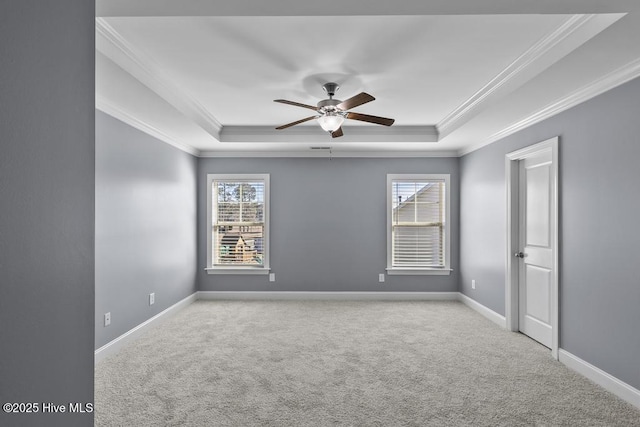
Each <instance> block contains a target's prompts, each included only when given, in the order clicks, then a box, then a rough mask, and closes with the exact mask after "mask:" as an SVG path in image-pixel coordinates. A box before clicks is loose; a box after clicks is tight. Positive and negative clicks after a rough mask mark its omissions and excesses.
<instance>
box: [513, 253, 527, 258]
mask: <svg viewBox="0 0 640 427" xmlns="http://www.w3.org/2000/svg"><path fill="white" fill-rule="evenodd" d="M513 255H514V256H515V257H516V258H524V254H523V253H522V252H516V253H515V254H513Z"/></svg>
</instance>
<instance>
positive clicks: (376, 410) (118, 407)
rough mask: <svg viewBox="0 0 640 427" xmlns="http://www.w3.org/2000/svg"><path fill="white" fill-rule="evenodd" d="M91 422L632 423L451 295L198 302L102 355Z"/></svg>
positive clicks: (619, 406)
mask: <svg viewBox="0 0 640 427" xmlns="http://www.w3.org/2000/svg"><path fill="white" fill-rule="evenodd" d="M95 393H96V394H95V403H96V406H95V411H96V412H95V420H96V425H98V426H163V425H170V426H182V425H191V426H640V411H638V410H637V409H636V408H634V407H633V406H631V405H629V404H627V403H625V402H624V401H622V400H620V399H618V398H617V397H615V396H614V395H612V394H610V393H608V392H607V391H605V390H604V389H602V388H600V387H598V386H596V385H595V384H593V383H591V382H590V381H589V380H587V379H585V378H583V377H581V376H579V375H578V374H575V373H573V372H572V371H570V370H569V369H567V368H566V367H565V366H564V365H562V364H561V363H559V362H556V361H554V360H553V359H551V357H550V353H549V351H548V350H547V349H546V348H544V347H542V346H540V345H538V344H537V343H535V342H534V341H532V340H530V339H528V338H526V337H524V336H522V335H519V334H515V333H511V332H507V331H505V330H501V329H500V328H499V327H497V326H495V325H494V324H493V323H491V322H489V321H488V320H486V319H484V318H483V317H481V316H480V315H479V314H477V313H475V312H474V311H472V310H470V309H469V308H467V307H465V306H464V305H462V304H460V303H458V302H372V301H368V302H355V301H302V302H301V301H198V302H196V303H194V304H192V305H191V306H189V307H187V308H186V309H184V310H183V311H181V312H180V313H178V314H176V315H175V316H174V317H172V318H171V319H169V320H167V322H166V323H164V324H162V326H160V327H157V328H154V329H152V330H150V331H148V333H146V334H145V335H144V336H142V337H141V338H140V339H138V340H137V341H136V342H134V343H133V344H132V345H130V346H129V347H127V348H125V349H123V350H122V351H121V352H119V353H118V354H116V355H114V356H112V357H110V358H108V359H106V360H104V361H103V362H101V363H99V364H98V365H97V366H96V390H95Z"/></svg>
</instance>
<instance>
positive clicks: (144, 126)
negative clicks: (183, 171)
mask: <svg viewBox="0 0 640 427" xmlns="http://www.w3.org/2000/svg"><path fill="white" fill-rule="evenodd" d="M96 109H97V110H100V111H102V112H103V113H105V114H108V115H109V116H111V117H114V118H116V119H118V120H120V121H121V122H124V123H126V124H128V125H129V126H131V127H134V128H136V129H138V130H139V131H142V132H144V133H146V134H148V135H150V136H152V137H154V138H156V139H158V140H160V141H162V142H165V143H167V144H169V145H171V146H173V147H175V148H177V149H178V150H181V151H184V152H185V153H188V154H191V155H192V156H196V157H200V150H198V149H196V148H193V147H191V146H190V145H187V144H183V143H181V142H179V141H178V140H176V139H175V138H172V137H171V136H169V135H167V134H166V133H164V132H163V131H161V130H160V129H158V128H157V127H155V126H153V125H151V124H149V123H147V122H144V121H142V120H140V119H138V118H136V117H134V116H132V115H131V114H129V113H127V112H126V111H124V110H123V109H121V108H119V107H116V106H115V105H113V104H111V103H109V102H108V101H106V100H105V99H103V98H101V97H98V96H96Z"/></svg>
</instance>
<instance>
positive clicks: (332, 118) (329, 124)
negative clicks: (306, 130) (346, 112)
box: [318, 114, 344, 132]
mask: <svg viewBox="0 0 640 427" xmlns="http://www.w3.org/2000/svg"><path fill="white" fill-rule="evenodd" d="M343 122H344V117H342V116H341V115H338V114H325V115H324V116H320V117H318V123H319V124H320V127H322V129H324V130H325V131H326V132H334V131H336V130H338V129H340V126H342V123H343Z"/></svg>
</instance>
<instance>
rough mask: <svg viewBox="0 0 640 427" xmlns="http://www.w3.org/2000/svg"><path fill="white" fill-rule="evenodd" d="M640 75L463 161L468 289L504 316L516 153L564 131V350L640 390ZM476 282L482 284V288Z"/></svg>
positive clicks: (463, 282)
mask: <svg viewBox="0 0 640 427" xmlns="http://www.w3.org/2000/svg"><path fill="white" fill-rule="evenodd" d="M638 117H640V79H636V80H634V81H632V82H629V83H627V84H625V85H623V86H620V87H618V88H616V89H614V90H611V91H609V92H607V93H605V94H603V95H600V96H598V97H596V98H594V99H592V100H590V101H588V102H586V103H583V104H581V105H579V106H577V107H574V108H572V109H570V110H568V111H566V112H563V113H561V114H559V115H558V116H556V117H553V118H551V119H548V120H545V121H543V122H541V123H539V124H537V125H534V126H532V127H530V128H528V129H525V130H523V131H521V132H518V133H517V134H514V135H512V136H510V137H507V138H505V139H504V140H502V141H500V142H497V143H494V144H492V145H490V146H487V147H485V148H482V149H480V150H478V151H475V152H473V153H470V154H468V155H466V156H464V157H462V158H461V163H460V177H461V178H460V181H461V185H460V187H461V200H462V203H461V216H460V232H461V239H460V241H461V255H460V263H461V274H460V290H461V291H462V292H463V293H464V294H465V295H468V296H469V297H471V298H473V299H475V300H477V301H478V302H480V303H482V304H484V305H486V306H487V307H489V308H491V309H493V310H495V311H496V312H499V313H501V314H504V289H505V288H504V287H505V247H506V245H505V240H506V219H505V212H506V195H505V182H504V156H505V154H506V153H508V152H511V151H514V150H517V149H519V148H522V147H525V146H527V145H531V144H534V143H536V142H539V141H543V140H545V139H548V138H551V137H554V136H560V223H561V224H560V246H561V247H560V265H561V271H560V331H559V332H560V347H561V348H563V349H565V350H567V351H569V352H571V353H572V354H574V355H576V356H578V357H580V358H582V359H583V360H586V361H587V362H589V363H591V364H593V365H595V366H597V367H599V368H600V369H603V370H604V371H606V372H608V373H610V374H612V375H613V376H615V377H617V378H619V379H621V380H622V381H624V382H626V383H628V384H629V385H631V386H633V387H635V388H640V369H639V368H638V360H640V327H639V326H640V309H639V307H640V284H639V279H638V277H639V275H638V259H639V257H638V254H639V251H638V242H640V227H638V226H637V224H636V222H637V219H638V212H640V192H639V191H638V188H637V186H638V183H640V169H639V168H638V158H640V142H639V141H640V139H639V137H638V135H640V120H638ZM471 279H476V280H477V288H476V290H472V289H471Z"/></svg>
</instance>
